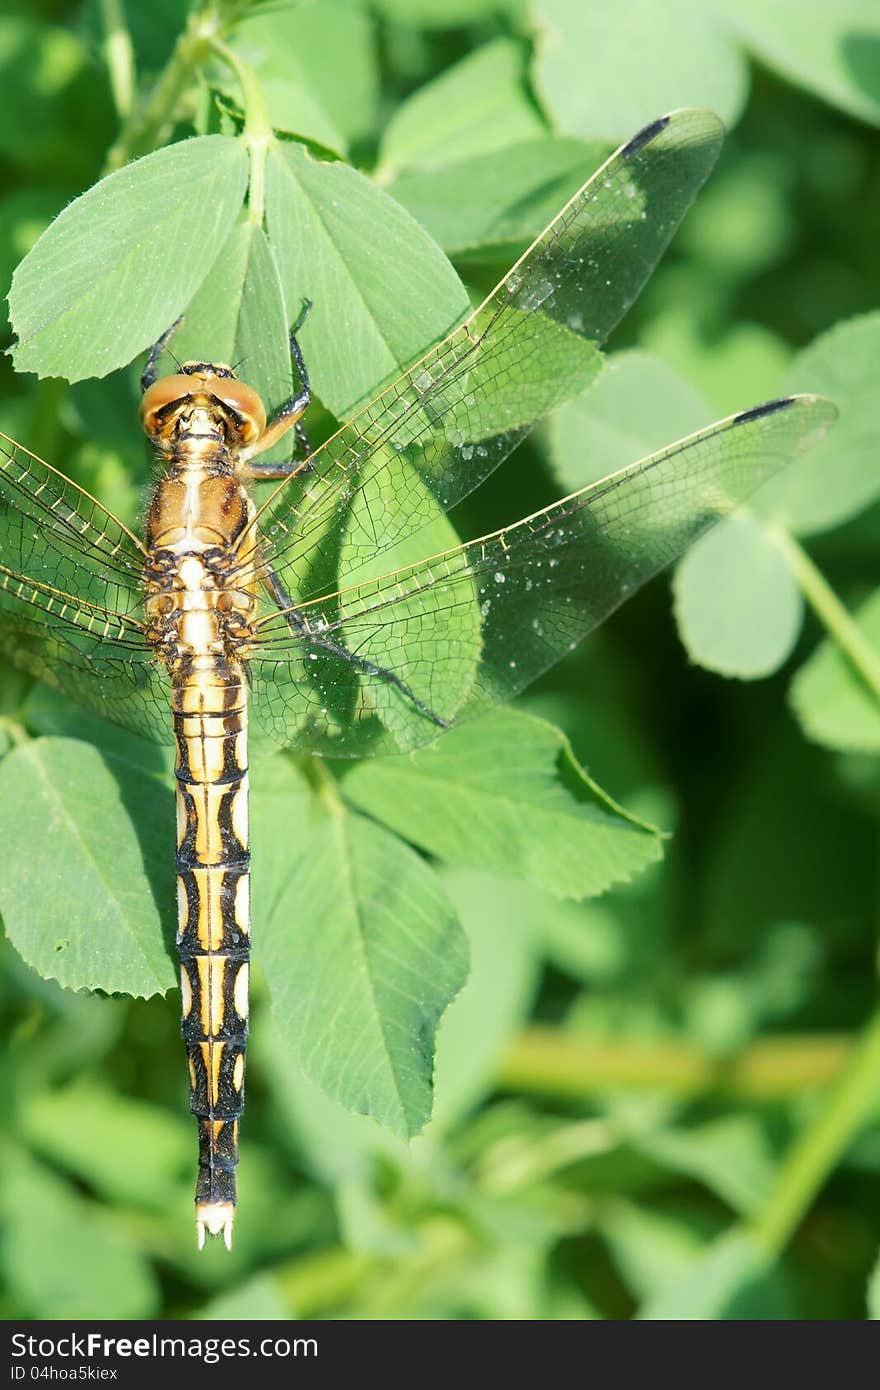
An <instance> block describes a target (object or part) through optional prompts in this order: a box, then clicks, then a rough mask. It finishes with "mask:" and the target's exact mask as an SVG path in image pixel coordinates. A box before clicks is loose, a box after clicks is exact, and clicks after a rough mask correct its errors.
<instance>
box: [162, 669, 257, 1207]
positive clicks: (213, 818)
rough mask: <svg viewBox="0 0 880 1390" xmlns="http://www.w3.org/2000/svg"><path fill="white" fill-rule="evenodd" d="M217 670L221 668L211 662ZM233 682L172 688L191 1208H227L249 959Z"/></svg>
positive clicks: (243, 767) (241, 758) (243, 763)
mask: <svg viewBox="0 0 880 1390" xmlns="http://www.w3.org/2000/svg"><path fill="white" fill-rule="evenodd" d="M218 667H220V663H218ZM245 698H246V691H245V689H244V686H243V683H242V681H241V680H240V679H236V678H235V677H234V676H233V675H232V673H231V672H228V671H224V670H223V669H216V670H214V671H212V670H210V668H206V666H203V667H202V668H201V669H200V670H199V671H196V670H193V671H190V672H189V679H187V678H186V677H184V678H183V679H182V680H180V681H179V682H178V683H177V684H176V685H175V687H174V691H173V695H172V706H173V709H174V732H175V739H176V742H177V766H176V777H177V803H178V847H177V879H178V932H177V948H178V955H179V957H180V984H181V992H182V1003H183V1009H182V1015H183V1017H182V1023H181V1032H182V1034H183V1038H184V1041H185V1043H186V1052H187V1063H188V1069H189V1080H190V1109H191V1110H192V1112H193V1114H194V1115H196V1117H197V1119H198V1128H199V1174H198V1179H197V1183H196V1202H197V1203H199V1204H227V1203H232V1204H234V1202H235V1166H236V1164H237V1162H238V1117H239V1116H240V1115H241V1112H242V1109H243V1107H244V1064H245V1047H246V1040H247V1032H248V968H249V967H248V959H249V954H250V902H249V887H250V883H249V865H250V854H249V844H248V838H249V837H248V829H247V795H248V787H247V748H246V737H247V711H246V708H245V704H244V701H245Z"/></svg>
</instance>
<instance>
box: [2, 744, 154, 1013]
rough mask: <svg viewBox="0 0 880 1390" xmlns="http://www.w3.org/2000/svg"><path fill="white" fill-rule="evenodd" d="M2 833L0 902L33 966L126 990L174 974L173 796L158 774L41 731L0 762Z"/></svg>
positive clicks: (88, 984) (66, 980)
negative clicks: (44, 736) (38, 736)
mask: <svg viewBox="0 0 880 1390" xmlns="http://www.w3.org/2000/svg"><path fill="white" fill-rule="evenodd" d="M0 840H2V843H3V846H4V854H3V856H2V862H0V911H2V913H3V918H4V921H5V923H6V930H7V933H8V935H9V938H10V940H11V941H12V943H13V945H14V946H15V948H16V950H17V951H18V952H19V954H20V955H22V956H23V957H24V959H25V960H26V961H27V962H28V964H29V965H32V966H33V967H34V969H35V970H37V971H38V972H39V974H41V975H43V976H44V977H48V978H50V979H54V980H57V981H58V982H59V984H62V985H64V986H65V987H66V988H67V989H103V990H106V991H107V992H108V993H113V992H119V993H122V994H134V995H151V994H156V993H164V991H165V990H167V989H168V988H170V987H171V986H172V985H174V984H175V983H176V971H175V969H174V967H173V965H172V962H171V959H170V944H171V941H172V940H173V923H172V922H171V920H170V916H171V913H172V911H173V904H174V898H175V894H174V802H173V798H172V794H171V790H170V788H168V787H167V786H166V785H165V784H164V783H163V782H161V781H160V780H159V779H158V778H156V777H153V776H150V775H148V774H147V773H144V772H142V771H141V770H140V769H139V768H137V767H134V766H132V765H131V764H129V763H126V762H124V761H122V760H121V759H119V758H117V757H115V756H113V755H112V754H104V753H101V752H100V751H99V750H98V749H97V748H94V747H93V746H92V745H90V744H87V743H80V742H78V741H76V740H72V739H60V738H59V739H37V740H36V741H35V742H33V743H29V744H25V745H23V746H21V747H19V748H16V749H15V750H14V752H12V753H10V754H9V755H8V756H7V757H6V758H5V759H4V760H3V762H2V764H0ZM47 846H49V847H50V848H49V850H48V852H46V847H47ZM38 866H39V867H38ZM163 923H164V924H165V928H166V932H167V937H166V938H164V939H163Z"/></svg>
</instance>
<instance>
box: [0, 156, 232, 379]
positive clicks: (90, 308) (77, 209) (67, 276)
mask: <svg viewBox="0 0 880 1390" xmlns="http://www.w3.org/2000/svg"><path fill="white" fill-rule="evenodd" d="M247 178H248V161H247V154H246V152H245V149H244V147H243V145H241V144H240V143H239V142H238V141H237V140H231V139H228V138H227V137H226V136H223V135H206V136H203V137H201V138H199V139H193V140H182V141H181V142H180V143H179V144H177V145H170V146H168V147H167V148H166V149H162V150H157V151H156V153H155V154H150V155H147V156H146V158H144V159H139V160H135V161H134V163H132V164H128V165H126V167H125V168H124V169H120V170H118V171H117V172H116V173H114V174H110V175H109V176H108V177H107V178H105V179H102V180H101V182H100V183H98V184H96V185H95V186H94V187H93V188H90V189H89V190H88V192H86V193H84V194H83V195H82V197H80V198H77V199H76V201H75V202H73V203H71V204H70V205H69V206H68V207H66V208H65V209H64V211H63V212H62V213H61V214H60V216H59V217H58V218H56V220H55V221H54V222H53V223H52V225H51V226H50V227H49V228H48V229H47V231H46V232H44V234H43V235H42V236H41V237H40V239H39V241H38V242H37V244H36V245H35V246H34V248H33V250H32V251H31V252H29V254H28V255H27V256H26V257H25V259H24V260H23V261H22V262H21V264H20V265H19V267H18V269H17V270H16V272H15V275H14V277H13V281H12V289H11V291H10V295H9V305H10V315H11V319H12V324H13V327H14V328H15V331H16V333H17V334H18V339H19V341H18V346H17V348H16V349H15V351H14V354H13V356H14V361H15V366H16V369H17V370H18V371H25V372H37V373H38V374H39V375H40V376H63V377H66V378H67V380H68V381H78V380H80V378H82V377H86V376H106V374H107V373H108V372H112V371H113V370H114V369H115V368H117V367H121V366H122V365H123V364H124V363H126V362H130V361H131V359H132V358H133V357H134V356H136V354H137V353H139V352H141V351H142V350H143V349H144V348H145V347H147V346H148V345H149V344H150V343H152V342H155V340H156V339H157V338H158V337H159V336H160V334H161V333H163V332H164V331H165V329H166V328H167V327H168V325H169V324H170V323H173V321H174V320H175V318H177V316H178V314H180V312H181V310H182V309H183V308H185V306H186V304H187V303H188V301H189V300H190V298H191V297H192V295H193V294H194V293H195V291H196V290H197V289H198V287H199V285H200V284H201V283H202V281H203V280H204V278H205V276H206V274H207V273H208V271H209V269H210V268H211V265H212V264H213V262H214V261H215V259H216V257H217V253H218V251H219V250H220V248H221V247H222V246H223V243H224V242H225V241H226V239H227V237H228V235H229V233H230V231H231V229H232V226H233V224H234V222H235V219H236V216H237V215H238V212H239V209H240V207H241V204H242V199H243V197H244V192H245V188H246V186H247Z"/></svg>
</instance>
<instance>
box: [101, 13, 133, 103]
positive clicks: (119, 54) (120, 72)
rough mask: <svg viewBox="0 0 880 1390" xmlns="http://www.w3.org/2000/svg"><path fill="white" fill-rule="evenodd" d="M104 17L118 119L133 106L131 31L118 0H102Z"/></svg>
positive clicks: (108, 70) (107, 57)
mask: <svg viewBox="0 0 880 1390" xmlns="http://www.w3.org/2000/svg"><path fill="white" fill-rule="evenodd" d="M101 14H102V17H103V21H104V32H105V38H104V55H105V57H106V60H107V72H108V74H109V77H110V90H111V92H112V93H113V103H114V105H115V107H116V111H117V114H118V116H119V118H120V120H123V121H124V120H127V119H128V117H129V116H130V115H131V112H132V109H133V107H134V93H135V86H136V82H135V66H134V48H133V47H132V42H131V35H130V34H129V32H128V26H127V25H126V23H125V15H124V13H123V10H122V5H121V3H120V0H101Z"/></svg>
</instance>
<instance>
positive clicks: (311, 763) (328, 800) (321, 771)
mask: <svg viewBox="0 0 880 1390" xmlns="http://www.w3.org/2000/svg"><path fill="white" fill-rule="evenodd" d="M294 762H295V763H296V766H297V767H298V768H299V769H300V770H301V772H302V773H303V776H304V777H305V779H306V781H307V782H308V784H309V786H310V787H311V789H312V791H313V792H314V793H315V795H316V796H317V797H318V799H319V800H320V801H323V803H324V805H325V806H326V807H327V809H328V810H329V811H330V813H331V815H334V816H340V815H342V814H343V812H344V810H345V803H344V802H343V800H342V793H341V792H340V790H339V783H338V782H337V780H336V778H335V777H334V776H333V773H332V772H328V770H327V765H326V763H325V762H324V760H323V758H310V757H295V758H294Z"/></svg>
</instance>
